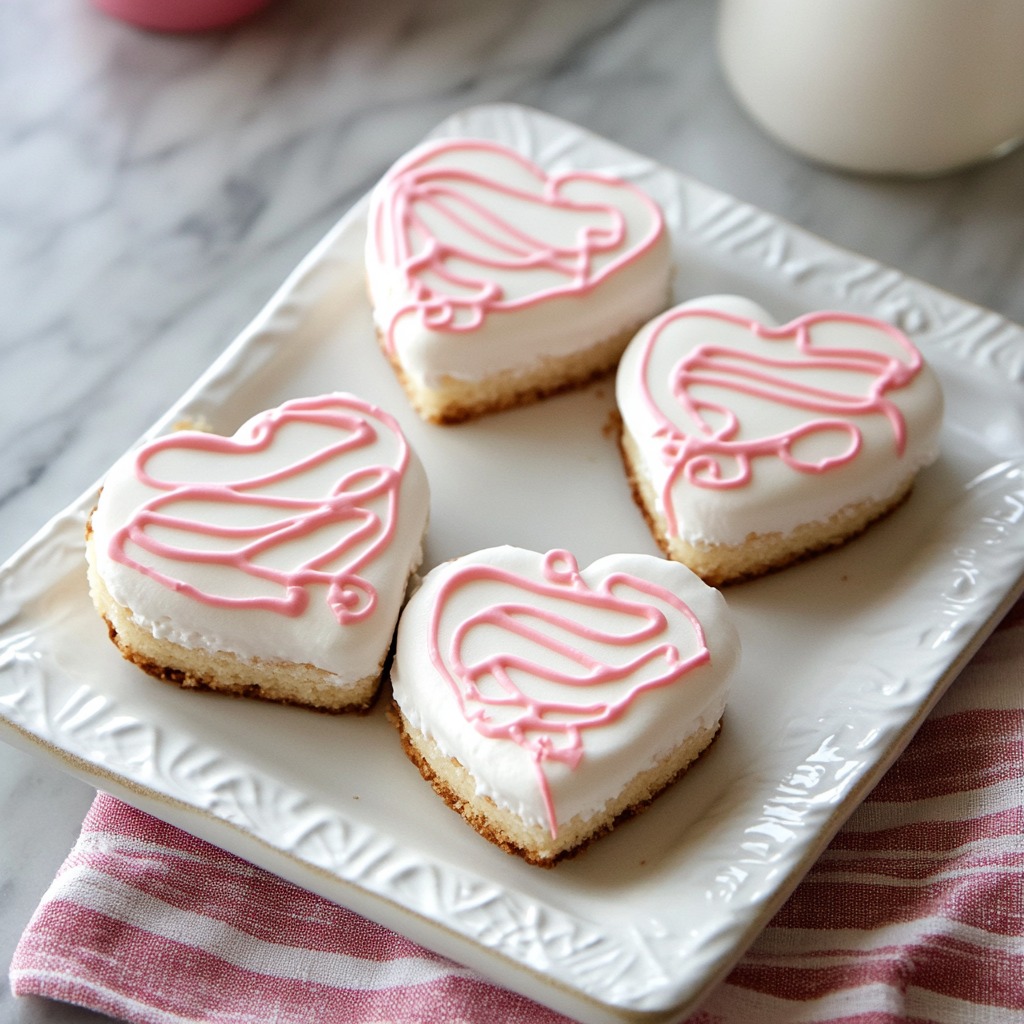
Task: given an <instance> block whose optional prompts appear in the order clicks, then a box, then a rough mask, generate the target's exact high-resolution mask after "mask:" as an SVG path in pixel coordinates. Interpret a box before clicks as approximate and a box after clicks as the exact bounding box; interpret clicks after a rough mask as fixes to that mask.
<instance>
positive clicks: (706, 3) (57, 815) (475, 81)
mask: <svg viewBox="0 0 1024 1024" xmlns="http://www.w3.org/2000/svg"><path fill="white" fill-rule="evenodd" d="M713 24H714V3H713V2H712V0H563V2H560V3H558V4H551V3H543V2H536V3H534V2H526V3H517V4H509V3H505V2H502V0H476V2H473V3H464V2H458V0H429V2H422V0H418V2H412V0H393V2H390V3H387V4H356V3H328V2H323V0H321V2H317V0H278V2H277V3H276V4H274V5H272V6H271V8H270V9H269V10H268V11H266V12H265V13H264V14H263V15H261V16H259V17H258V18H256V19H255V20H253V21H251V22H249V23H247V24H245V25H243V26H240V27H238V28H236V29H234V30H232V31H229V32H224V33H214V34H209V35H203V36H194V37H186V36H161V35H154V34H147V33H144V32H141V31H137V30H135V29H132V28H130V27H128V26H126V25H123V24H120V23H118V22H115V21H112V20H110V19H108V18H107V17H105V16H103V15H101V14H99V13H98V12H96V11H94V10H93V9H92V8H91V7H89V6H88V4H87V2H86V0H7V2H6V3H4V4H3V5H0V97H2V100H0V357H2V359H3V364H2V365H3V372H2V374H0V447H2V449H3V451H4V453H5V455H4V460H5V465H6V467H7V468H6V474H5V477H4V480H3V484H2V486H0V557H3V558H6V557H7V556H8V555H9V554H11V553H13V551H15V550H16V548H17V547H18V546H19V545H21V544H22V543H23V542H25V541H26V540H28V539H29V537H30V536H31V535H32V534H33V533H34V532H35V531H36V529H37V528H38V527H39V526H41V525H42V524H43V523H44V522H45V521H46V520H47V519H48V518H49V517H50V516H51V515H53V514H54V513H56V512H57V511H59V510H60V509H61V508H62V507H63V506H64V505H65V504H67V503H68V502H70V501H71V500H73V499H74V498H76V497H77V496H78V495H79V494H80V493H81V492H82V491H83V490H85V489H86V488H87V487H89V486H90V485H91V484H92V483H93V482H94V481H95V480H96V479H97V478H99V477H100V476H101V475H102V473H103V471H104V470H105V468H106V467H107V466H108V465H109V464H110V462H111V461H112V460H113V459H114V458H115V457H116V456H117V455H118V454H119V453H120V452H121V451H122V450H123V449H124V448H125V447H126V446H127V445H128V444H129V443H130V442H131V440H132V439H134V438H135V437H137V436H138V435H139V434H140V433H141V432H142V431H143V430H145V429H146V428H147V427H148V426H149V425H150V424H151V423H152V422H153V421H154V420H155V419H157V417H158V416H159V414H160V413H161V412H162V411H163V410H164V409H165V408H166V407H167V406H168V405H169V404H170V403H171V402H172V401H173V400H174V399H175V398H176V397H177V396H178V395H179V394H180V393H181V392H182V391H184V390H185V388H186V387H188V385H189V384H191V382H192V381H193V380H194V378H195V377H196V376H197V375H198V374H199V373H200V371H201V370H202V369H204V368H205V367H206V366H207V365H208V364H209V363H210V362H211V361H212V360H213V358H214V357H215V356H216V355H217V354H218V353H219V352H220V351H221V349H223V347H224V346H225V344H226V343H227V342H228V341H230V340H231V338H232V337H233V336H234V335H235V334H236V332H238V331H239V330H240V329H241V328H242V327H243V326H244V325H245V324H246V323H247V322H248V321H249V320H250V319H251V317H252V316H253V315H254V314H255V313H256V312H257V311H258V310H259V308H260V307H261V306H262V305H263V303H264V302H265V300H266V299H267V298H268V297H269V296H270V294H271V293H272V292H273V291H274V290H275V288H276V286H277V285H278V284H279V283H280V282H281V281H282V280H283V278H284V277H285V276H286V274H287V273H288V272H289V271H290V270H291V269H292V267H293V266H294V265H295V264H296V263H297V262H298V261H299V260H300V258H301V257H302V256H303V255H304V254H305V253H306V252H307V251H308V250H309V249H310V248H311V247H312V246H313V244H314V243H315V242H316V241H317V240H318V239H319V238H320V237H321V236H322V235H323V234H324V232H325V231H326V230H327V229H328V228H329V227H330V226H331V224H332V223H333V222H334V221H335V220H336V219H337V218H338V217H339V216H340V215H341V214H342V213H344V212H345V210H346V209H347V208H348V207H349V206H350V205H351V203H352V202H353V201H354V200H355V199H356V198H357V197H358V196H360V195H361V194H362V193H363V192H365V191H366V190H367V189H368V188H369V186H370V185H371V184H372V183H373V182H374V181H375V180H376V178H377V177H378V176H379V174H380V173H381V172H382V171H383V170H384V169H385V167H386V166H387V165H388V164H389V163H391V161H392V160H394V159H395V158H396V157H397V156H398V155H399V154H401V153H402V151H403V150H405V149H406V148H407V147H409V146H410V145H412V144H413V143H415V142H416V141H417V140H419V139H420V138H421V137H422V136H423V135H424V134H425V133H426V132H427V131H428V130H429V129H430V128H432V127H433V126H434V125H435V124H436V123H437V122H438V121H440V120H441V119H442V118H444V117H445V116H446V115H448V114H450V113H452V112H454V111H456V110H459V109H461V108H463V107H467V106H470V105H473V104H476V103H481V102H490V101H510V102H514V103H521V104H526V105H529V106H533V107H537V108H539V109H542V110H545V111H548V112H550V113H552V114H555V115H558V116H560V117H563V118H565V119H567V120H570V121H575V122H576V123H578V124H581V125H583V126H585V127H587V128H589V129H591V130H593V131H595V132H597V133H599V134H601V135H604V136H607V137H609V138H611V139H613V140H615V141H616V142H619V143H621V144H623V145H625V146H627V147H630V148H632V149H635V150H638V151H641V152H644V153H646V154H648V155H650V156H652V157H654V158H655V159H657V160H658V161H661V162H662V163H665V164H667V165H669V166H671V167H674V168H676V169H678V170H680V171H682V172H684V173H686V174H689V175H691V176H692V177H694V178H697V179H700V180H702V181H705V182H707V183H708V184H710V185H713V186H714V187H716V188H718V189H720V190H722V191H725V192H728V193H731V194H733V195H735V196H737V197H739V198H741V199H744V200H747V201H749V202H751V203H753V204H755V205H756V206H759V207H762V208H764V209H766V210H769V211H771V212H773V213H776V214H778V215H781V216H782V217H784V218H786V219H788V220H791V221H793V222H795V223H797V224H799V225H801V226H802V227H804V228H806V229H808V230H810V231H812V232H814V233H816V234H819V235H821V236H823V237H825V238H827V239H829V240H831V241H833V242H835V243H837V244H839V245H841V246H844V247H846V248H849V249H853V250H856V251H858V252H861V253H863V254H865V255H868V256H870V257H873V258H875V259H877V260H879V261H881V262H882V263H886V264H891V265H893V266H895V267H898V268H899V269H900V270H902V271H904V272H906V273H908V274H910V275H911V276H913V277H917V278H921V279H923V280H926V281H928V282H930V283H931V284H933V285H936V286H938V287H940V288H943V289H946V290H948V291H950V292H952V293H954V294H957V295H959V296H961V297H962V298H965V299H967V300H969V301H971V302H974V303H977V304H979V305H982V306H986V307H989V308H991V309H993V310H996V311H997V312H999V313H1001V314H1003V315H1005V316H1007V317H1009V318H1010V319H1012V320H1015V321H1018V322H1024V288H1022V287H1021V286H1020V282H1021V281H1024V151H1018V152H1016V153H1013V154H1011V155H1010V156H1008V157H1005V158H1003V159H1002V160H1001V161H998V162H996V163H993V164H989V165H985V166H981V167H978V168H975V169H972V170H968V171H965V172H962V173H959V174H956V175H950V176H946V177H942V178H937V179H933V180H927V181H900V180H886V179H870V178H861V177H856V176H849V175H844V174H840V173H836V172H833V171H829V170H826V169H823V168H820V167H816V166H812V165H810V164H808V163H805V162H803V161H802V160H800V159H798V158H797V157H795V156H793V155H791V154H790V153H788V152H786V151H785V150H783V149H782V148H780V147H779V146H778V145H776V144H775V143H774V142H772V141H771V140H769V139H768V138H766V137H765V136H764V135H763V134H761V132H760V131H759V130H758V129H757V128H756V127H755V126H754V125H752V124H751V122H750V121H749V120H748V119H747V117H746V116H745V115H744V114H743V112H742V111H740V109H739V108H738V107H737V106H736V105H735V103H734V101H733V100H732V98H731V96H730V94H729V93H728V91H727V89H726V86H725V84H724V82H723V80H722V78H721V76H720V74H719V70H718V67H717V64H716V60H715V56H714V48H713V42H712V36H713ZM91 798H92V791H91V790H90V789H89V788H88V787H86V786H85V785H83V784H81V783H79V782H77V781H75V780H73V779H71V778H69V777H68V776H66V775H64V774H62V773H61V772H60V771H58V770H57V769H56V768H54V767H52V766H51V765H50V764H48V763H44V762H43V761H41V760H40V759H38V758H35V757H32V756H29V755H27V754H24V753H21V752H18V751H15V750H13V749H11V748H9V747H7V746H6V745H4V744H0V815H2V820H3V823H4V824H3V828H2V829H0V899H2V903H0V906H2V910H3V913H2V915H0V962H2V964H3V965H4V969H5V972H6V966H7V964H8V963H9V962H10V957H11V954H12V952H13V949H14V946H15V943H16V942H17V939H18V936H19V934H20V932H21V930H22V928H23V927H24V925H25V923H26V921H27V920H28V917H29V915H30V914H31V912H32V910H33V909H34V907H35V905H36V903H37V901H38V899H39V897H40V896H41V894H42V893H43V891H44V890H45V889H46V886H47V885H48V884H49V882H50V880H51V878H52V876H53V874H54V872H55V871H56V869H57V867H58V866H59V865H60V863H61V861H62V860H63V858H64V856H65V855H66V853H67V851H68V850H69V848H70V846H71V844H72V843H73V841H74V839H75V836H76V835H77V831H78V827H79V825H80V823H81V820H82V817H83V815H84V814H85V811H86V809H87V807H88V805H89V803H90V801H91ZM0 1019H3V1020H4V1021H12V1022H18V1024H28V1022H32V1024H44V1022H51V1021H58V1020H59V1021H62V1022H74V1024H78V1022H85V1021H98V1020H100V1019H101V1018H99V1017H98V1016H97V1015H95V1014H92V1013H87V1012H85V1011H75V1010H72V1009H70V1008H68V1007H64V1006H54V1005H51V1004H47V1003H45V1002H43V1001H37V1000H14V999H13V998H12V996H11V995H10V993H9V990H8V989H7V985H6V978H5V980H4V984H3V987H2V990H0Z"/></svg>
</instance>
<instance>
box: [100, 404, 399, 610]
mask: <svg viewBox="0 0 1024 1024" xmlns="http://www.w3.org/2000/svg"><path fill="white" fill-rule="evenodd" d="M299 423H304V424H315V425H316V426H317V427H325V428H328V429H329V430H330V431H331V432H332V433H333V435H334V439H333V440H329V441H326V442H324V443H322V444H321V445H320V447H318V448H315V449H314V450H307V451H305V452H304V453H303V454H301V456H300V457H299V458H297V459H296V460H295V461H292V462H286V463H285V464H283V465H281V466H280V467H279V468H277V469H274V470H271V471H269V472H265V473H262V474H261V475H258V476H251V477H244V476H243V477H238V478H232V479H225V480H218V481H215V482H209V481H200V480H198V479H196V480H190V479H180V480H168V479H164V478H162V477H161V476H160V475H159V474H157V473H154V472H151V471H150V464H151V462H152V461H153V460H154V459H155V458H156V457H157V456H159V455H160V454H161V453H164V452H167V451H169V450H174V451H184V452H188V453H190V454H195V455H196V456H197V457H202V456H204V455H215V456H227V457H229V458H231V457H244V456H246V455H252V454H253V453H257V452H266V451H267V450H268V449H270V448H271V447H272V446H273V445H274V443H275V441H276V439H277V437H278V434H279V433H280V431H281V430H282V429H283V428H286V427H288V426H289V425H292V424H299ZM381 431H385V432H387V433H390V434H392V435H393V438H394V442H395V443H394V444H392V445H391V446H390V447H391V448H392V450H393V452H394V459H393V461H391V462H390V463H388V464H383V463H378V462H375V461H374V459H375V458H376V456H375V455H373V454H372V453H373V448H374V447H375V446H376V444H377V442H378V441H379V439H380V432H381ZM360 454H362V455H368V456H370V458H369V460H368V461H367V460H365V459H364V460H363V462H362V464H361V465H358V464H357V465H352V464H350V463H351V460H350V458H349V457H351V456H353V455H360ZM343 459H344V460H346V467H347V468H345V469H344V470H342V468H341V466H340V460H343ZM333 460H339V472H338V476H337V477H336V478H335V479H334V483H333V486H332V487H331V488H330V489H329V491H328V492H327V493H319V494H318V493H312V494H310V495H308V496H305V495H301V496H300V495H299V493H298V492H299V491H301V489H302V488H301V484H302V478H303V475H304V474H307V473H310V472H312V471H316V470H318V469H320V468H321V467H323V466H325V465H326V464H328V463H330V462H331V461H333ZM408 464H409V448H408V444H407V442H406V440H405V438H404V436H403V434H402V432H401V429H400V428H399V426H398V424H397V422H396V421H395V420H394V419H393V418H392V417H390V416H389V415H388V414H387V413H385V412H383V411H382V410H380V409H378V408H377V407H376V406H373V405H371V404H369V403H367V402H364V401H362V400H361V399H358V398H355V397H353V396H351V395H340V394H336V395H328V396H323V397H319V398H310V399H300V400H296V401H293V402H288V403H286V404H284V405H282V406H280V407H279V408H277V409H274V410H271V411H269V412H266V413H264V414H263V415H262V416H260V417H259V418H257V419H256V420H254V421H252V422H251V423H250V424H249V425H248V428H247V431H246V435H245V436H244V437H240V436H239V435H236V436H235V437H233V438H232V437H223V436H221V435H218V434H208V433H201V432H196V431H183V432H179V433H172V434H168V435H166V436H164V437H160V438H157V439H156V440H155V441H152V442H150V443H149V444H147V445H145V446H144V447H143V448H142V449H141V450H140V451H139V452H138V454H137V456H136V460H135V473H136V477H137V479H138V480H139V481H140V482H142V483H143V484H145V485H146V486H147V487H149V488H152V489H153V490H155V491H157V492H159V493H158V494H157V495H156V496H155V497H153V498H151V499H149V500H148V501H146V502H145V503H144V504H142V505H141V506H140V507H139V508H138V510H137V511H136V512H135V514H134V515H133V516H132V518H131V519H130V520H129V521H128V522H126V523H125V524H124V525H123V526H122V527H121V528H120V529H118V530H117V531H116V532H115V533H114V534H113V536H112V537H111V541H110V546H109V550H110V556H111V557H112V558H113V559H114V560H115V561H117V562H120V563H121V564H123V565H126V566H129V567H130V568H132V569H135V570H137V571H138V572H141V573H144V574H145V575H146V576H149V577H150V578H151V579H154V580H156V581H157V582H159V583H161V584H163V585H164V586H166V587H168V588H170V589H172V590H175V591H177V592H179V593H182V594H186V595H188V596H189V597H191V598H194V599H195V600H197V601H201V602H203V603H205V604H208V605H211V606H214V607H219V608H242V609H263V610H266V611H271V612H275V613H278V614H281V615H286V616H292V617H294V616H298V615H301V614H302V612H303V611H304V610H305V608H306V607H307V605H308V603H309V600H310V592H311V590H312V589H313V588H324V589H325V600H326V601H327V603H328V605H329V606H330V608H331V610H332V611H333V613H334V615H335V617H336V618H337V620H338V622H339V623H340V624H341V625H345V624H346V623H349V622H356V621H359V620H361V619H364V618H366V617H367V616H369V615H371V614H372V613H373V610H374V608H375V607H376V603H377V594H376V591H375V590H374V588H373V587H372V586H371V585H370V584H369V583H368V582H367V581H366V580H365V579H363V578H362V577H361V576H360V572H361V571H362V570H363V569H364V568H365V566H367V565H368V564H369V563H370V562H371V561H372V560H373V559H375V558H376V557H377V556H378V555H380V554H381V553H382V552H383V551H384V550H385V548H386V547H387V546H388V545H389V544H390V543H391V541H392V539H393V537H394V535H395V530H396V518H397V511H398V501H399V490H400V485H401V481H402V477H403V475H404V473H405V470H406V467H407V466H408ZM275 488H276V489H277V490H276V491H275ZM285 492H286V493H285ZM185 503H189V505H190V508H191V510H192V511H190V512H189V513H188V514H184V513H181V512H176V511H175V506H179V507H181V506H183V505H184V504H185ZM225 510H228V513H229V514H228V515H227V516H225V515H224V511H225ZM231 510H237V511H238V512H239V513H240V521H239V522H238V523H237V524H232V523H231V521H230V511H231ZM204 511H205V512H207V513H208V514H209V517H208V518H204V517H203V514H202V513H203V512H204ZM247 512H248V513H252V512H259V513H264V514H265V515H260V516H259V518H260V519H261V520H262V521H261V522H259V523H255V524H249V525H244V523H245V519H246V513H247ZM325 528H328V536H329V538H330V540H329V541H327V542H326V546H323V547H321V548H319V549H318V550H317V551H316V553H315V554H314V555H312V556H311V557H308V558H306V559H305V560H304V561H302V562H301V564H298V565H294V566H293V567H291V568H285V569H282V568H275V567H273V566H272V565H271V564H270V562H271V561H272V559H271V558H268V556H270V555H272V554H273V553H274V552H275V549H279V548H282V547H283V546H284V545H288V544H291V543H293V542H295V541H297V540H301V539H303V538H307V537H309V536H310V535H312V534H314V533H316V532H317V531H321V530H324V529H325ZM157 534H160V535H161V536H160V537H158V536H157ZM172 535H173V537H174V538H176V539H177V538H180V541H178V540H176V541H172V540H170V539H169V538H170V537H171V536H172ZM190 536H192V537H195V536H201V537H206V538H210V539H216V541H217V542H218V543H217V544H216V545H203V544H199V545H191V544H189V543H188V542H187V539H188V538H189V537H190ZM161 537H163V538H164V539H161ZM220 542H223V543H220ZM132 547H134V548H138V549H140V550H142V551H146V552H148V553H149V554H151V555H154V556H156V557H157V558H160V559H163V560H165V561H168V562H171V563H179V564H181V565H182V566H183V567H184V566H188V565H189V564H204V565H212V566H218V567H221V568H227V569H230V570H234V571H237V572H239V573H242V574H244V575H246V576H249V577H252V578H253V579H254V580H258V581H260V582H261V585H262V584H270V585H272V586H274V587H277V588H280V590H281V591H282V594H281V596H274V595H272V594H267V595H262V596H260V595H251V596H228V595H225V594H218V593H213V592H211V591H210V590H203V589H201V588H200V587H198V586H196V585H194V584H192V583H189V582H186V580H184V579H182V578H179V577H178V576H175V575H171V574H170V573H168V572H163V571H161V570H159V569H157V568H155V567H154V566H153V565H148V564H145V563H144V562H142V561H139V559H137V558H135V557H133V556H132V554H131V553H130V550H131V548H132ZM186 575H187V573H186Z"/></svg>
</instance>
